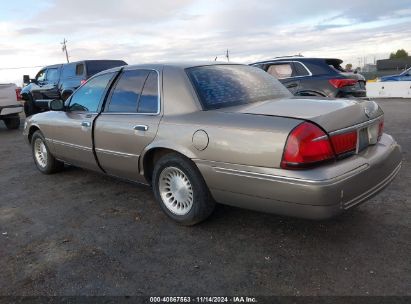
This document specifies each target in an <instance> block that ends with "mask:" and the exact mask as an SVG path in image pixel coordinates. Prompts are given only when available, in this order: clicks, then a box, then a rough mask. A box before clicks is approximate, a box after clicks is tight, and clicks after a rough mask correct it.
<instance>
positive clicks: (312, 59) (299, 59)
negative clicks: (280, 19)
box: [253, 56, 343, 64]
mask: <svg viewBox="0 0 411 304" xmlns="http://www.w3.org/2000/svg"><path fill="white" fill-rule="evenodd" d="M286 60H290V61H319V60H321V61H322V60H333V61H334V60H335V61H337V62H339V63H342V62H343V61H342V60H341V59H338V58H325V57H302V56H284V57H275V58H272V59H267V60H263V61H258V62H254V63H253V64H256V63H267V62H273V61H286Z"/></svg>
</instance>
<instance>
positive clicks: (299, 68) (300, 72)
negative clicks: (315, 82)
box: [294, 62, 310, 76]
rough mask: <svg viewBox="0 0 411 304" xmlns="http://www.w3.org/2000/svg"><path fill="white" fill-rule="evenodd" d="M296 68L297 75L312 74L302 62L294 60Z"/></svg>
mask: <svg viewBox="0 0 411 304" xmlns="http://www.w3.org/2000/svg"><path fill="white" fill-rule="evenodd" d="M294 68H295V76H308V75H310V73H309V72H308V71H307V69H306V68H305V67H304V66H303V65H302V64H301V63H300V62H294Z"/></svg>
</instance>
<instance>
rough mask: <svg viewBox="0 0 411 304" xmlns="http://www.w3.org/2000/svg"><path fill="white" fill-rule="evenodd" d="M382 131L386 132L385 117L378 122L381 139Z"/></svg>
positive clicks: (379, 137)
mask: <svg viewBox="0 0 411 304" xmlns="http://www.w3.org/2000/svg"><path fill="white" fill-rule="evenodd" d="M382 133H384V118H382V119H381V120H380V122H379V123H378V140H380V139H381V136H382Z"/></svg>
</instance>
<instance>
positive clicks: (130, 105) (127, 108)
mask: <svg viewBox="0 0 411 304" xmlns="http://www.w3.org/2000/svg"><path fill="white" fill-rule="evenodd" d="M148 74H149V71H147V70H133V71H124V72H123V73H122V74H121V76H120V78H119V80H118V81H117V84H116V86H115V88H114V90H113V91H112V93H111V97H110V101H109V105H108V108H107V112H126V113H128V112H131V113H135V112H137V106H138V101H139V99H140V95H141V91H142V89H143V86H144V82H145V81H146V79H147V76H148Z"/></svg>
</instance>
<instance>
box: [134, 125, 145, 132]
mask: <svg viewBox="0 0 411 304" xmlns="http://www.w3.org/2000/svg"><path fill="white" fill-rule="evenodd" d="M134 130H136V131H147V130H148V126H146V125H137V126H134Z"/></svg>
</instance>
